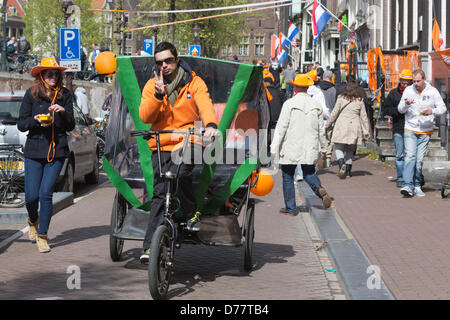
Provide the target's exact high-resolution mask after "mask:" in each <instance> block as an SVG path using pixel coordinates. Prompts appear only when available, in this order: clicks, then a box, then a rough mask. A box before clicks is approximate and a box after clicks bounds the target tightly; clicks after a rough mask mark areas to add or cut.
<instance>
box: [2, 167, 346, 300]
mask: <svg viewBox="0 0 450 320" xmlns="http://www.w3.org/2000/svg"><path fill="white" fill-rule="evenodd" d="M281 186H282V183H281V174H278V175H277V176H275V187H274V190H273V191H272V192H271V193H270V194H269V195H268V196H266V197H260V198H257V200H256V215H255V239H254V246H253V262H254V269H253V271H252V272H250V273H249V272H246V271H244V270H243V262H244V260H243V259H244V248H243V247H238V248H234V247H213V246H203V245H197V246H195V245H186V244H183V246H182V247H181V249H179V250H177V252H176V255H175V267H174V274H173V276H172V280H171V286H170V288H169V297H170V298H171V299H190V300H197V299H200V300H217V299H222V300H248V299H257V300H259V299H267V300H272V299H276V300H278V299H280V300H302V299H305V300H331V299H345V296H344V292H343V289H342V288H341V286H340V283H339V281H338V279H337V277H336V274H335V273H330V272H327V269H332V268H333V265H332V264H331V260H330V259H329V258H328V256H327V254H326V252H325V251H322V250H321V251H319V252H316V251H315V250H314V248H315V246H316V245H318V244H319V243H320V240H319V235H318V234H317V232H316V231H315V229H314V225H313V221H312V220H311V218H310V216H309V213H307V212H302V213H299V215H298V216H296V217H288V216H284V215H281V214H279V213H278V210H279V209H280V199H282V198H283V195H282V187H281ZM114 194H115V189H114V188H113V187H112V186H111V185H110V184H106V185H104V186H102V187H100V188H99V189H98V190H97V191H96V192H95V193H92V194H90V195H89V196H86V197H85V198H83V199H82V200H80V201H78V202H76V203H75V204H74V205H72V206H70V207H68V208H66V209H64V210H62V211H61V212H60V213H59V214H58V215H56V216H54V217H53V218H52V222H51V227H50V231H49V244H50V246H51V247H52V251H51V252H50V253H46V254H42V253H39V252H38V250H37V247H36V244H32V243H31V242H30V241H29V240H28V234H27V233H26V234H25V235H23V236H21V237H20V238H18V239H17V240H15V241H14V242H11V243H9V244H8V245H7V246H4V247H2V248H0V270H1V274H2V275H1V279H0V299H108V300H115V299H151V297H150V293H149V290H148V274H147V267H146V266H143V265H141V264H140V262H139V256H140V254H141V252H142V251H141V250H142V241H125V244H124V249H123V254H122V256H123V259H122V260H121V261H120V262H112V261H111V259H110V257H109V232H110V216H111V209H112V202H113V199H114ZM23 227H25V225H24V226H22V227H20V226H16V228H17V230H20V229H21V228H23ZM2 229H3V230H2ZM2 232H8V235H10V234H9V233H10V232H11V230H6V229H5V227H4V226H2V225H0V234H1V233H2ZM77 275H78V276H79V280H80V282H79V288H77V287H76V286H74V285H76V281H75V280H76V279H77V278H76V276H77Z"/></svg>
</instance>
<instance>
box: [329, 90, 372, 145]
mask: <svg viewBox="0 0 450 320" xmlns="http://www.w3.org/2000/svg"><path fill="white" fill-rule="evenodd" d="M348 103H349V100H347V99H346V98H344V97H339V98H338V100H337V101H336V105H335V106H334V108H333V111H332V112H331V116H330V118H329V119H328V123H327V127H330V126H331V125H332V124H333V123H335V124H334V129H333V136H332V137H331V142H333V143H344V144H361V143H362V142H363V138H364V136H365V135H367V134H370V131H369V128H370V127H369V119H368V118H367V114H366V108H365V106H364V102H363V100H361V99H357V100H354V101H352V102H350V104H349V105H347V104H348ZM345 105H347V106H346V107H345ZM344 107H345V108H344ZM342 108H344V109H343V110H342V112H340V110H341V109H342ZM339 112H340V114H339Z"/></svg>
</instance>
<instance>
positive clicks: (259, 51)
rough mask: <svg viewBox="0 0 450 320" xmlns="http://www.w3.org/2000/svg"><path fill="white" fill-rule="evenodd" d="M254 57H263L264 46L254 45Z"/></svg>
mask: <svg viewBox="0 0 450 320" xmlns="http://www.w3.org/2000/svg"><path fill="white" fill-rule="evenodd" d="M255 55H256V56H263V55H264V45H263V44H257V45H255Z"/></svg>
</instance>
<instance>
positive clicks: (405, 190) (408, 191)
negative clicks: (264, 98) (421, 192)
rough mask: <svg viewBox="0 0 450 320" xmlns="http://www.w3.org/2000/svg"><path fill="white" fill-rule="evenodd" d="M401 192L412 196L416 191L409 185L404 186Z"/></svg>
mask: <svg viewBox="0 0 450 320" xmlns="http://www.w3.org/2000/svg"><path fill="white" fill-rule="evenodd" d="M400 193H401V194H402V195H404V196H405V197H407V198H411V197H413V196H414V192H413V191H412V190H411V188H409V187H403V188H401V189H400Z"/></svg>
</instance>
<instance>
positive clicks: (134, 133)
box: [130, 127, 205, 140]
mask: <svg viewBox="0 0 450 320" xmlns="http://www.w3.org/2000/svg"><path fill="white" fill-rule="evenodd" d="M196 130H198V129H195V128H193V127H191V128H189V131H186V130H137V131H131V132H130V134H131V136H133V137H135V136H144V139H145V140H149V139H150V138H151V137H153V136H157V135H160V134H164V133H178V134H184V135H194V136H200V137H201V136H203V134H204V133H205V129H204V128H201V129H200V132H195V131H196Z"/></svg>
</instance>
